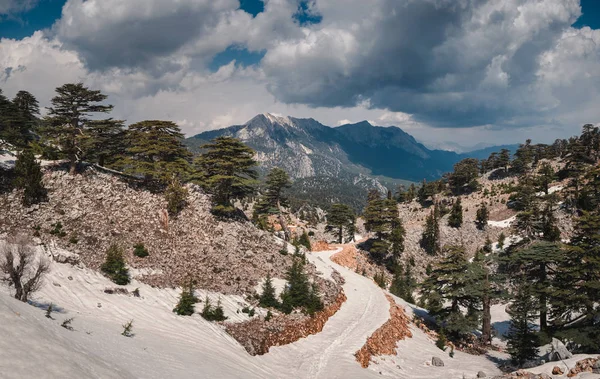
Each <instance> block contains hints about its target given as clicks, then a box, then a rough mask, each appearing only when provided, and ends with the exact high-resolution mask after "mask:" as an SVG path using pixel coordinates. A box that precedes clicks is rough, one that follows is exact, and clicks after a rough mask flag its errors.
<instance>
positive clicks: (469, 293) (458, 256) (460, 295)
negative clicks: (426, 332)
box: [424, 246, 482, 338]
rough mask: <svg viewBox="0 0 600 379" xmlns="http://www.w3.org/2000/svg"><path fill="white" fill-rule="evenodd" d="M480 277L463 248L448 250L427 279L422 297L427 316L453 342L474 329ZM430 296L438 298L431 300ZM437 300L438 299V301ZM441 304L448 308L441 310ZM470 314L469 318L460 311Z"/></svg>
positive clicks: (446, 249) (455, 247)
mask: <svg viewBox="0 0 600 379" xmlns="http://www.w3.org/2000/svg"><path fill="white" fill-rule="evenodd" d="M481 279H482V274H481V273H480V272H475V271H474V270H473V268H472V267H471V265H470V264H469V261H468V260H467V258H466V255H465V250H464V247H462V246H447V247H446V248H445V255H444V258H443V259H442V260H441V261H440V262H439V263H438V264H436V265H435V266H434V268H433V272H432V273H431V276H430V277H429V278H427V280H426V284H425V287H424V288H425V289H426V291H427V292H429V294H427V295H426V296H425V298H426V299H427V300H428V303H427V304H426V305H427V307H428V309H429V311H430V313H431V314H432V315H433V316H435V317H436V318H437V319H438V320H439V322H440V323H441V324H442V325H443V327H444V329H445V330H446V332H448V333H449V334H450V335H451V336H452V337H454V338H461V337H463V336H464V335H466V334H467V333H470V332H471V331H473V330H474V329H476V328H477V325H478V318H477V317H473V316H476V315H477V312H476V311H477V309H478V306H479V302H480V299H481V287H480V284H481ZM431 293H435V294H437V296H433V297H432V294H431ZM438 296H439V297H438ZM444 301H445V302H446V303H447V304H448V305H446V306H444V305H443V304H444ZM461 307H463V308H465V309H467V310H469V311H470V312H469V313H470V314H469V315H468V316H469V317H467V316H465V315H464V314H463V312H462V311H461Z"/></svg>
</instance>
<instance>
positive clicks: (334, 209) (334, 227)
mask: <svg viewBox="0 0 600 379" xmlns="http://www.w3.org/2000/svg"><path fill="white" fill-rule="evenodd" d="M355 222H356V216H355V214H354V211H353V210H352V208H351V207H350V206H348V205H346V204H339V203H338V204H333V205H332V206H331V209H330V211H329V213H328V214H327V226H326V230H328V231H335V232H336V234H337V237H338V243H344V234H352V236H351V237H354V235H353V234H354V223H355Z"/></svg>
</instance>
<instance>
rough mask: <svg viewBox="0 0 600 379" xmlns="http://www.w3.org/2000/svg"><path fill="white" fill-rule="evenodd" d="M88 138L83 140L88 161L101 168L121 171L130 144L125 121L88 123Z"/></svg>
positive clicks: (107, 120)
mask: <svg viewBox="0 0 600 379" xmlns="http://www.w3.org/2000/svg"><path fill="white" fill-rule="evenodd" d="M86 137H87V138H85V139H83V140H82V146H83V149H84V150H85V151H86V156H85V157H86V160H87V161H89V162H95V163H97V164H98V165H99V166H102V167H109V168H113V169H121V168H122V167H123V164H124V161H123V160H124V159H125V152H126V151H127V149H128V148H129V146H130V144H129V142H128V138H127V132H126V131H125V129H124V121H121V120H113V119H110V118H109V119H106V120H98V121H92V120H91V121H89V122H88V134H87V135H86Z"/></svg>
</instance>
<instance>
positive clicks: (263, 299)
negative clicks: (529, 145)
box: [259, 274, 280, 309]
mask: <svg viewBox="0 0 600 379" xmlns="http://www.w3.org/2000/svg"><path fill="white" fill-rule="evenodd" d="M259 304H260V306H261V307H263V308H276V309H277V308H279V306H280V304H279V301H278V300H277V297H276V295H275V287H273V279H272V278H271V274H267V277H266V279H265V282H264V283H263V285H262V293H261V295H260V299H259Z"/></svg>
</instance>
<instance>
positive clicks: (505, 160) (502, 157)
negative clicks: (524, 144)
mask: <svg viewBox="0 0 600 379" xmlns="http://www.w3.org/2000/svg"><path fill="white" fill-rule="evenodd" d="M509 164H510V150H508V149H502V150H500V154H499V155H498V160H497V161H496V164H495V165H494V168H503V169H504V171H505V172H506V171H508V166H509Z"/></svg>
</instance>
